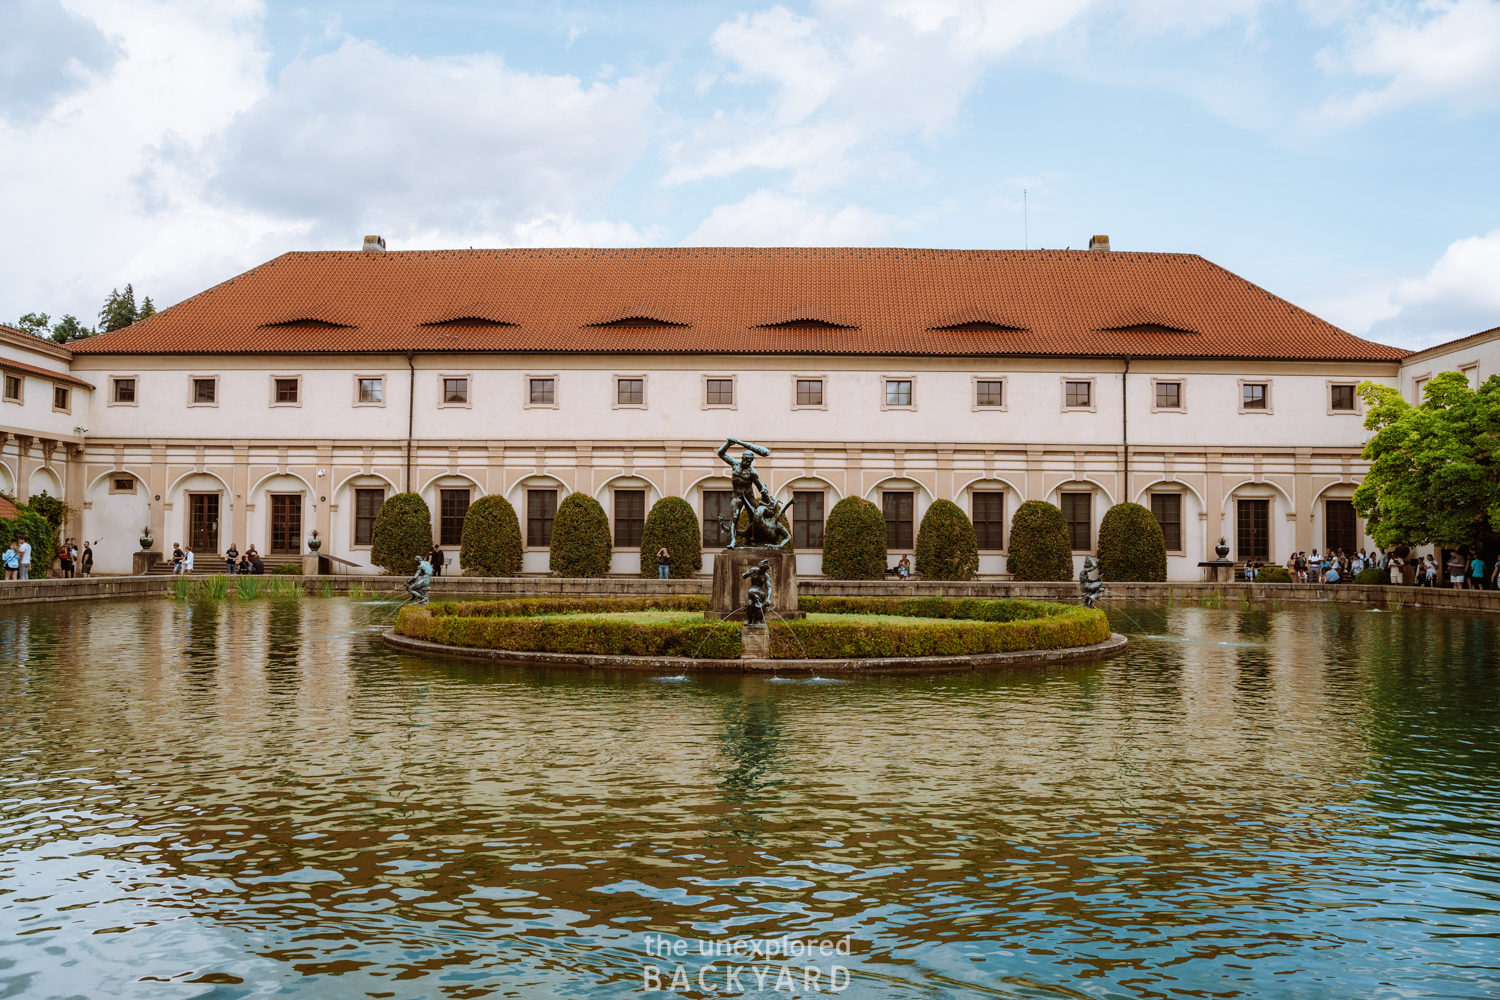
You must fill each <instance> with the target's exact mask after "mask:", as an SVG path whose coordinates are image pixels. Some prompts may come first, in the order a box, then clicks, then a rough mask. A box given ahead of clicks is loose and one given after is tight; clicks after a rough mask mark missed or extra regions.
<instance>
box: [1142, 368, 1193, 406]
mask: <svg viewBox="0 0 1500 1000" xmlns="http://www.w3.org/2000/svg"><path fill="white" fill-rule="evenodd" d="M1158 382H1170V383H1172V384H1173V385H1175V386H1177V405H1176V406H1157V405H1156V383H1158ZM1151 412H1152V413H1186V412H1187V379H1185V378H1183V377H1182V376H1180V375H1177V376H1170V377H1157V376H1155V375H1153V376H1151Z"/></svg>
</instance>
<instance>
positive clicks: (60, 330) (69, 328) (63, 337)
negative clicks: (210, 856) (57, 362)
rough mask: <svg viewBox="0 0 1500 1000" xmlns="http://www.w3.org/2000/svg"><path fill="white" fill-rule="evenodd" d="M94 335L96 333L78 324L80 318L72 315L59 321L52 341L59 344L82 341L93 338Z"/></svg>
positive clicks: (53, 330) (53, 331) (53, 329)
mask: <svg viewBox="0 0 1500 1000" xmlns="http://www.w3.org/2000/svg"><path fill="white" fill-rule="evenodd" d="M93 335H94V331H93V330H90V329H89V328H88V327H86V326H84V325H83V324H82V323H80V322H78V317H77V316H74V315H73V314H72V313H68V314H67V315H65V316H63V318H62V319H60V320H58V321H57V325H56V326H54V327H53V328H52V339H53V340H55V341H57V342H58V343H59V344H66V343H69V342H71V341H74V340H82V339H84V338H85V337H92V336H93Z"/></svg>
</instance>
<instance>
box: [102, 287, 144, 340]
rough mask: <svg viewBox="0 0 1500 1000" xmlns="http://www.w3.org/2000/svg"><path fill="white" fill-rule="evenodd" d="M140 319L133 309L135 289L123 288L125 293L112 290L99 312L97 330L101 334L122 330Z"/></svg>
mask: <svg viewBox="0 0 1500 1000" xmlns="http://www.w3.org/2000/svg"><path fill="white" fill-rule="evenodd" d="M139 318H140V313H139V312H137V311H136V308H135V289H134V288H132V287H131V286H130V285H126V286H125V291H123V292H122V291H120V290H119V289H118V288H116V289H112V290H111V291H110V293H109V298H107V299H105V300H104V308H102V309H100V310H99V329H100V331H101V332H103V333H110V332H113V331H115V330H123V329H125V328H126V327H127V326H129V325H130V324H132V323H134V322H135V321H136V320H137V319H139Z"/></svg>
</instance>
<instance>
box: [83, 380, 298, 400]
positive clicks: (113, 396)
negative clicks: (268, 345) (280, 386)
mask: <svg viewBox="0 0 1500 1000" xmlns="http://www.w3.org/2000/svg"><path fill="white" fill-rule="evenodd" d="M121 382H129V383H131V385H132V386H133V391H132V395H133V396H134V397H135V398H134V399H129V400H126V401H124V402H121V401H120V388H119V383H121ZM271 398H272V399H275V398H276V383H275V382H272V383H271ZM104 405H105V406H140V405H141V377H140V376H139V375H126V374H123V373H122V374H111V375H110V376H109V397H108V398H107V399H105V401H104Z"/></svg>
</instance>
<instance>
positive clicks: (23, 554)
mask: <svg viewBox="0 0 1500 1000" xmlns="http://www.w3.org/2000/svg"><path fill="white" fill-rule="evenodd" d="M4 559H5V578H6V579H7V580H30V579H31V543H30V542H28V541H27V540H26V536H25V535H17V536H16V539H15V541H13V542H11V543H10V545H8V546H6V549H5V556H4Z"/></svg>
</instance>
